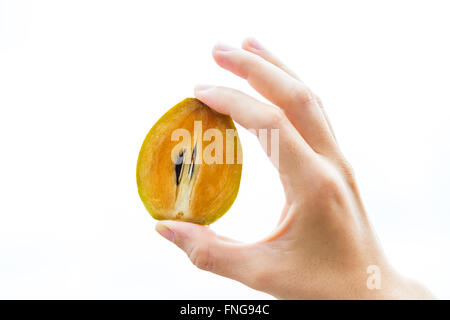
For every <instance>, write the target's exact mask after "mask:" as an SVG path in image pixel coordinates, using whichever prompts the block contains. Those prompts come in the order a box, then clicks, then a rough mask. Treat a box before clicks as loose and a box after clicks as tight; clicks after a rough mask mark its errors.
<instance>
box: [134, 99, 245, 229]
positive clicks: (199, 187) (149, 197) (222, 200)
mask: <svg viewBox="0 0 450 320" xmlns="http://www.w3.org/2000/svg"><path fill="white" fill-rule="evenodd" d="M194 120H202V127H203V128H202V129H203V132H205V130H207V129H208V128H218V129H219V130H221V132H223V133H224V131H225V130H226V129H233V130H234V131H236V127H235V125H234V123H233V120H232V119H231V118H230V117H229V116H227V115H223V114H220V113H217V112H216V111H214V110H212V109H211V108H209V107H208V106H207V105H205V104H204V103H202V102H201V101H200V100H198V99H195V98H187V99H185V100H183V101H181V102H180V103H178V104H177V105H175V106H174V107H172V108H171V109H170V110H169V111H167V112H166V113H165V114H164V115H163V116H162V117H161V118H160V119H159V120H158V121H157V122H156V123H155V125H154V126H153V127H152V128H151V130H150V131H149V133H148V134H147V136H146V138H145V140H144V142H143V144H142V147H141V150H140V152H139V157H138V162H137V169H136V181H137V186H138V192H139V196H140V198H141V200H142V202H143V203H144V205H145V207H146V209H147V211H148V212H149V213H150V214H151V215H152V217H153V218H155V219H157V220H181V221H188V222H194V223H198V224H205V225H207V224H211V223H212V222H214V221H216V220H217V219H219V218H220V217H221V216H222V215H224V214H225V213H226V212H227V211H228V210H229V208H230V207H231V205H232V204H233V202H234V200H235V199H236V196H237V194H238V191H239V185H240V179H241V173H242V149H241V144H240V140H239V136H238V135H237V131H236V142H237V143H236V147H235V149H234V151H235V152H234V154H235V163H233V164H227V163H224V164H206V163H202V164H199V165H198V166H197V165H196V167H194V168H195V169H196V172H195V173H194V178H192V179H191V180H193V182H192V183H190V189H189V191H190V196H189V209H188V210H187V211H186V210H182V211H181V212H177V210H178V209H177V208H176V207H175V203H176V200H177V192H178V191H177V190H178V189H177V184H176V179H175V171H174V163H173V162H172V159H171V158H170V154H171V151H172V149H173V148H175V145H176V144H177V143H178V141H175V142H174V141H171V140H170V138H171V134H172V132H173V130H175V129H177V128H185V129H187V130H188V131H190V133H191V134H192V133H193V130H194V129H193V123H194ZM224 136H225V133H224ZM203 141H204V140H203ZM194 144H195V142H194V141H193V145H194ZM207 145H208V142H203V147H202V148H203V150H204V148H205V147H206V146H207ZM223 146H224V149H225V142H224V143H223ZM224 153H225V151H224ZM238 155H241V158H240V159H238Z"/></svg>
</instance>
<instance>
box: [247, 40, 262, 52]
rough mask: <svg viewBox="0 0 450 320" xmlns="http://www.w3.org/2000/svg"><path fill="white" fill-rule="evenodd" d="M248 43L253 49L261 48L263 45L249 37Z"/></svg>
mask: <svg viewBox="0 0 450 320" xmlns="http://www.w3.org/2000/svg"><path fill="white" fill-rule="evenodd" d="M248 44H249V46H250V47H252V48H253V49H255V50H262V49H263V46H262V45H261V43H259V42H258V41H257V40H256V39H255V38H249V39H248Z"/></svg>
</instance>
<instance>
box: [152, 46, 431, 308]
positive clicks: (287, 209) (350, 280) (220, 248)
mask: <svg viewBox="0 0 450 320" xmlns="http://www.w3.org/2000/svg"><path fill="white" fill-rule="evenodd" d="M213 57H214V59H215V61H216V62H217V64H218V65H219V66H221V67H222V68H224V69H226V70H229V71H231V72H232V73H234V74H236V75H237V76H239V77H242V78H244V79H246V80H247V81H248V83H249V84H250V85H251V86H252V87H253V88H254V89H255V90H256V91H258V92H259V93H260V94H261V95H262V96H264V97H265V98H266V99H267V100H268V101H270V102H271V103H272V104H268V103H264V102H261V101H258V100H256V99H254V98H252V97H250V96H248V95H246V94H244V93H242V92H240V91H237V90H234V89H230V88H225V87H216V86H205V85H201V86H197V87H196V89H195V95H196V97H197V98H198V99H200V100H201V101H203V102H204V103H205V104H207V105H208V106H210V107H211V108H212V109H214V110H216V111H217V112H220V113H224V114H227V115H230V116H231V117H232V118H233V119H234V120H235V121H237V122H238V123H239V124H241V125H242V126H243V127H245V128H247V129H268V130H271V129H279V163H277V164H276V167H277V169H278V171H279V174H280V179H281V182H282V185H283V188H284V192H285V195H286V203H285V206H284V209H283V211H282V214H281V217H280V221H279V223H278V225H277V226H276V228H275V229H274V231H273V232H272V233H271V234H269V235H268V236H267V237H266V238H264V239H263V240H261V241H258V242H256V243H252V244H244V243H240V242H237V241H234V240H231V239H228V238H225V237H223V236H219V235H216V234H215V233H214V232H213V231H212V230H211V229H210V228H208V227H206V226H201V225H196V224H192V223H187V222H178V221H161V222H158V224H157V225H156V230H157V231H158V232H159V233H160V234H161V235H162V236H164V237H165V238H166V239H168V240H170V241H172V242H174V243H175V244H176V245H177V246H178V247H180V248H181V249H182V250H184V251H185V252H186V254H187V255H188V257H189V258H190V259H191V261H192V262H193V263H194V264H195V265H196V266H197V267H198V268H200V269H203V270H207V271H210V272H213V273H216V274H219V275H221V276H224V277H228V278H231V279H234V280H237V281H239V282H241V283H243V284H245V285H247V286H249V287H251V288H253V289H256V290H259V291H263V292H266V293H268V294H271V295H273V296H274V297H276V298H279V299H430V298H433V296H432V295H431V293H430V292H429V291H428V290H427V289H426V288H425V287H423V286H422V285H421V284H419V283H417V282H415V281H413V280H411V279H407V278H405V277H403V276H401V275H400V274H398V273H397V272H396V271H395V270H394V269H393V268H392V266H391V265H390V264H389V262H388V261H387V259H386V257H385V255H384V253H383V251H382V249H381V246H380V244H379V242H378V240H377V237H376V235H375V233H374V231H373V228H372V226H371V224H370V222H369V218H368V216H367V214H366V211H365V209H364V206H363V203H362V201H361V198H360V195H359V191H358V188H357V185H356V182H355V177H354V173H353V170H352V168H351V166H350V165H349V163H348V162H347V161H346V159H345V158H344V156H343V155H342V153H341V151H340V149H339V146H338V144H337V142H336V137H335V135H334V132H333V130H332V127H331V124H330V122H329V120H328V117H327V115H326V113H325V111H324V108H323V106H322V103H321V101H320V99H319V98H318V97H317V96H316V95H315V94H314V93H313V92H312V91H311V90H310V89H309V88H308V87H306V85H305V84H304V83H303V82H302V81H301V80H300V79H299V78H298V77H297V76H296V75H295V74H294V73H293V72H292V71H290V70H289V69H288V68H287V67H286V66H285V65H284V64H283V63H281V62H280V61H279V60H278V59H277V58H276V57H275V56H274V55H272V54H271V53H270V52H269V51H268V50H266V49H265V48H264V47H263V46H261V44H260V43H258V42H257V41H256V40H254V39H246V40H245V41H244V42H243V44H242V48H234V47H230V46H228V45H224V44H218V45H216V46H215V47H214V49H213ZM269 150H270V148H269ZM373 265H375V266H377V267H378V268H379V269H378V270H379V273H378V276H379V280H380V282H379V284H380V286H379V287H378V288H373V287H370V286H368V285H367V280H368V278H369V276H370V274H368V272H367V271H368V268H369V266H373Z"/></svg>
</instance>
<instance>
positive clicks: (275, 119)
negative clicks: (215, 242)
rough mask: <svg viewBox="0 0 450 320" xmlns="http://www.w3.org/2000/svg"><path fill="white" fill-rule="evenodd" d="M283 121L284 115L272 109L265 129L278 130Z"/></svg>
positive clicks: (278, 110) (276, 109)
mask: <svg viewBox="0 0 450 320" xmlns="http://www.w3.org/2000/svg"><path fill="white" fill-rule="evenodd" d="M283 121H284V113H283V111H281V110H280V109H278V108H272V109H271V111H269V115H268V118H267V123H266V127H267V128H272V129H279V128H280V127H281V125H282V122H283Z"/></svg>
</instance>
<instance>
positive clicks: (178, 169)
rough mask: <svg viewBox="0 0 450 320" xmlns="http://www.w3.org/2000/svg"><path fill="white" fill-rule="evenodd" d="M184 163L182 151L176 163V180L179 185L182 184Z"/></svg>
mask: <svg viewBox="0 0 450 320" xmlns="http://www.w3.org/2000/svg"><path fill="white" fill-rule="evenodd" d="M183 162H184V149H183V150H181V151H180V153H179V154H178V156H177V160H176V161H175V179H176V182H177V185H179V184H180V181H181V173H182V171H183Z"/></svg>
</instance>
